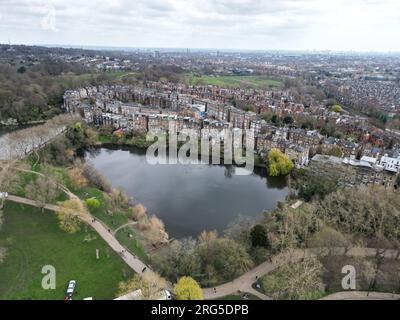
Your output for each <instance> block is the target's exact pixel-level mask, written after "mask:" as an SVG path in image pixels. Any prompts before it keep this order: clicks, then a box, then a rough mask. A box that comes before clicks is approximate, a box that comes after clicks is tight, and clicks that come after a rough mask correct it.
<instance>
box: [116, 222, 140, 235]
mask: <svg viewBox="0 0 400 320" xmlns="http://www.w3.org/2000/svg"><path fill="white" fill-rule="evenodd" d="M136 224H138V223H137V221H131V222H128V223H125V224H123V225H122V226H119V227H118V228H117V229H115V230H114V231H113V233H114V234H117V232H118V231H119V230H121V229H123V228H125V227H127V226H134V225H136Z"/></svg>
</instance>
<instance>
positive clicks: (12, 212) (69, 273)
mask: <svg viewBox="0 0 400 320" xmlns="http://www.w3.org/2000/svg"><path fill="white" fill-rule="evenodd" d="M4 215H5V221H4V223H3V226H2V228H1V230H0V246H2V247H6V248H7V250H8V253H7V257H6V259H5V261H4V262H3V263H2V264H0V299H54V300H60V299H63V298H64V293H65V287H66V284H67V282H68V280H71V279H75V280H77V294H76V295H75V296H74V299H76V300H79V299H83V298H85V297H93V298H94V299H111V298H114V297H115V294H116V290H117V286H118V283H119V282H120V281H121V280H125V279H127V278H129V277H131V276H132V275H133V271H132V270H131V269H130V268H129V267H128V266H126V264H125V263H124V262H123V261H122V260H121V259H120V257H119V256H118V255H117V254H116V253H114V252H113V251H112V250H111V249H110V248H109V247H108V245H107V244H106V243H105V242H104V241H103V240H102V239H101V238H100V237H99V236H98V235H97V233H96V232H95V231H93V230H92V229H91V228H90V227H88V226H82V229H81V231H79V232H77V233H75V234H67V233H65V232H64V231H62V230H61V229H60V228H59V227H58V220H57V217H56V215H55V214H54V213H51V212H48V211H45V212H44V213H42V212H41V211H40V209H37V208H33V207H28V206H23V205H18V204H13V203H10V202H7V203H6V205H5V209H4ZM96 249H99V252H100V259H99V260H97V259H96V254H95V251H96ZM44 265H53V266H54V267H55V268H56V285H57V287H56V289H55V290H43V289H42V287H41V281H42V278H43V276H44V275H43V274H42V273H41V269H42V267H43V266H44Z"/></svg>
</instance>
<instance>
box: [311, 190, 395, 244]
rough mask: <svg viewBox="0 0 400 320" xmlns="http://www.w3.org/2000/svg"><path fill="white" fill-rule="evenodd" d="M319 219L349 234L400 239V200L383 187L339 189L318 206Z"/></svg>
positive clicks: (392, 192)
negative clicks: (399, 226)
mask: <svg viewBox="0 0 400 320" xmlns="http://www.w3.org/2000/svg"><path fill="white" fill-rule="evenodd" d="M316 212H317V214H318V217H319V218H321V219H323V220H324V222H325V223H326V224H329V225H331V226H334V227H335V228H337V229H338V230H341V231H343V232H344V233H347V234H359V235H363V236H369V237H374V238H375V239H376V238H377V236H380V235H382V236H384V237H386V238H387V239H389V240H397V239H399V238H400V230H399V228H398V227H397V226H398V225H399V223H400V197H399V195H398V193H397V192H394V191H391V190H388V189H386V188H384V187H382V186H368V187H355V188H346V189H339V190H337V191H336V192H334V193H331V194H329V195H327V196H326V197H325V199H324V201H319V202H318V207H317V211H316Z"/></svg>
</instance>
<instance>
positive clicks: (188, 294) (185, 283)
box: [174, 277, 203, 300]
mask: <svg viewBox="0 0 400 320" xmlns="http://www.w3.org/2000/svg"><path fill="white" fill-rule="evenodd" d="M174 293H175V295H176V299H177V300H203V291H202V290H201V288H200V286H199V284H198V283H197V281H196V280H194V279H193V278H191V277H182V278H180V279H179V280H178V282H177V284H176V285H175V288H174Z"/></svg>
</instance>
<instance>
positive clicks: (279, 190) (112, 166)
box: [86, 148, 288, 238]
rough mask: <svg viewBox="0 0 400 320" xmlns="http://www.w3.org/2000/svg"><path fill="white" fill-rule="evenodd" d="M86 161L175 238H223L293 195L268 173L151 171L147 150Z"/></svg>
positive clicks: (209, 168) (104, 152) (107, 153)
mask: <svg viewBox="0 0 400 320" xmlns="http://www.w3.org/2000/svg"><path fill="white" fill-rule="evenodd" d="M86 160H87V161H89V162H91V163H92V164H93V165H94V167H95V168H96V169H97V170H98V171H99V172H101V173H102V174H103V175H104V176H105V177H107V178H108V179H109V180H110V182H111V183H112V184H113V186H114V187H122V188H123V189H124V190H125V191H126V192H127V194H128V195H129V196H130V197H133V198H134V200H135V201H136V202H140V203H142V204H143V205H144V206H146V208H147V209H148V212H149V213H150V214H155V215H156V216H158V217H159V218H160V219H161V220H162V221H163V222H164V224H165V227H166V230H167V232H168V234H169V235H170V237H173V238H182V237H186V236H192V237H197V236H198V235H199V234H200V233H201V231H203V230H217V231H218V232H219V233H222V232H223V230H225V229H226V227H227V226H228V224H229V223H230V222H232V221H234V220H235V219H237V218H238V216H239V215H243V216H250V217H252V218H254V219H257V218H261V217H262V212H263V211H264V210H271V209H274V208H275V207H276V205H277V202H278V201H283V200H284V199H285V197H286V196H287V194H288V188H287V184H286V178H282V177H279V178H271V177H267V176H266V175H265V172H263V170H257V169H256V170H255V171H254V172H253V173H252V174H251V175H246V176H240V175H235V174H234V172H235V166H222V165H193V164H192V165H184V164H175V165H164V164H157V165H150V164H148V163H147V161H146V154H145V151H143V150H136V149H129V150H122V149H117V150H112V149H105V148H101V149H97V150H95V151H93V152H90V153H88V154H87V155H86Z"/></svg>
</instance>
